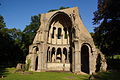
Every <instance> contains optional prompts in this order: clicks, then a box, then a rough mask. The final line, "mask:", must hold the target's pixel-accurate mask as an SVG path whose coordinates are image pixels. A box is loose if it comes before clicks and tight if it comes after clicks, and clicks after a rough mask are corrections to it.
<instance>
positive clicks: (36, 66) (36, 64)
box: [35, 56, 38, 70]
mask: <svg viewBox="0 0 120 80" xmlns="http://www.w3.org/2000/svg"><path fill="white" fill-rule="evenodd" d="M37 68H38V56H37V57H36V63H35V70H37Z"/></svg>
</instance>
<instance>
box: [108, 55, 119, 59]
mask: <svg viewBox="0 0 120 80" xmlns="http://www.w3.org/2000/svg"><path fill="white" fill-rule="evenodd" d="M108 58H109V59H112V56H109V57H108ZM113 59H120V55H114V56H113Z"/></svg>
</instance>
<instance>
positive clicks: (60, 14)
mask: <svg viewBox="0 0 120 80" xmlns="http://www.w3.org/2000/svg"><path fill="white" fill-rule="evenodd" d="M58 16H63V17H64V19H65V20H66V21H67V23H68V22H69V23H70V25H71V26H72V24H73V23H72V20H71V18H70V17H69V15H68V14H66V13H65V12H61V11H59V12H56V13H55V14H53V15H52V16H51V17H50V19H49V21H48V24H47V26H46V30H48V31H49V29H50V25H51V24H52V22H53V21H54V19H55V18H56V17H58ZM71 26H69V27H71Z"/></svg>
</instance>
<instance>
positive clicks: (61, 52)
mask: <svg viewBox="0 0 120 80" xmlns="http://www.w3.org/2000/svg"><path fill="white" fill-rule="evenodd" d="M61 62H62V63H63V62H64V60H63V50H62V49H61Z"/></svg>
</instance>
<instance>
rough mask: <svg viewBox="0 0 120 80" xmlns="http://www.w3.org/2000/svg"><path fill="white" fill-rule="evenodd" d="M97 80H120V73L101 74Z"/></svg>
mask: <svg viewBox="0 0 120 80" xmlns="http://www.w3.org/2000/svg"><path fill="white" fill-rule="evenodd" d="M94 76H98V78H97V77H96V80H120V72H100V73H98V74H97V75H94Z"/></svg>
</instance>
